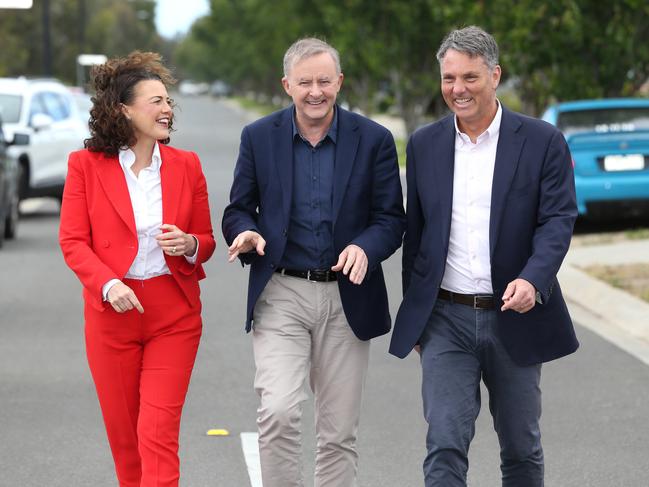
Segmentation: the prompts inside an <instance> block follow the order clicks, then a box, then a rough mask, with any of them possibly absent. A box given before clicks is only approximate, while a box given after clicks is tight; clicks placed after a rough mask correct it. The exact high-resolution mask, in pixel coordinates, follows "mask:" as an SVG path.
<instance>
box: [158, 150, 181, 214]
mask: <svg viewBox="0 0 649 487" xmlns="http://www.w3.org/2000/svg"><path fill="white" fill-rule="evenodd" d="M159 147H160V158H161V159H162V166H160V184H161V186H162V223H170V224H172V225H174V224H175V222H176V215H177V214H178V205H179V204H180V194H181V191H182V187H183V181H184V179H185V171H184V170H183V164H181V161H179V160H178V158H177V156H176V155H175V154H174V153H173V152H172V151H169V150H168V149H167V147H165V146H164V145H163V144H159Z"/></svg>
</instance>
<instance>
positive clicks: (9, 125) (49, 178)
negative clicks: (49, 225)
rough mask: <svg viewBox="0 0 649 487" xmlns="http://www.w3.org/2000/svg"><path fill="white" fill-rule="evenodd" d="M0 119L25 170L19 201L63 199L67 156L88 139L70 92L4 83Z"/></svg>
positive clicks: (55, 85) (56, 85)
mask: <svg viewBox="0 0 649 487" xmlns="http://www.w3.org/2000/svg"><path fill="white" fill-rule="evenodd" d="M0 117H2V120H3V122H4V123H3V128H4V132H5V137H6V138H7V141H8V142H9V143H11V144H12V145H11V147H10V148H9V150H10V151H11V152H12V154H11V155H12V156H13V157H15V158H16V159H17V160H18V161H19V162H20V165H21V183H20V199H24V198H28V197H31V196H54V197H56V198H59V199H60V198H61V197H62V195H63V184H64V183H65V176H66V174H67V160H68V154H69V153H70V152H72V151H74V150H77V149H81V148H82V147H83V140H84V139H85V138H87V137H89V132H88V123H87V119H86V122H85V123H84V121H83V114H81V113H80V110H79V108H78V106H77V104H76V103H75V101H74V98H73V95H72V93H71V92H70V90H69V89H68V88H66V87H65V86H64V85H63V84H61V83H60V82H59V81H56V80H49V79H48V80H38V79H26V78H0Z"/></svg>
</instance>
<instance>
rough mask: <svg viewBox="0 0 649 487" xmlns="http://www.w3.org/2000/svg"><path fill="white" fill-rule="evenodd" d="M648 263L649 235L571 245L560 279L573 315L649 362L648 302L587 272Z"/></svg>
mask: <svg viewBox="0 0 649 487" xmlns="http://www.w3.org/2000/svg"><path fill="white" fill-rule="evenodd" d="M640 263H649V239H646V240H631V241H623V242H616V243H607V244H601V245H588V246H575V245H573V246H571V248H570V250H569V252H568V255H567V256H566V259H565V261H564V263H563V266H562V267H561V270H560V271H559V282H560V283H561V289H562V291H563V294H564V296H565V297H566V300H567V301H568V307H569V308H570V312H571V315H572V317H573V319H574V320H575V321H577V322H578V323H579V324H580V325H582V326H585V327H586V328H589V329H590V330H592V331H594V332H595V333H597V334H598V335H600V336H602V337H603V338H605V339H606V340H608V341H610V342H612V343H614V344H615V345H617V346H618V347H620V348H622V349H623V350H625V351H626V352H628V353H630V354H631V355H633V356H634V357H636V358H637V359H639V360H641V361H642V362H644V363H645V364H647V365H649V303H647V302H646V301H643V300H642V299H640V298H637V297H635V296H633V295H631V294H629V293H627V292H625V291H622V290H621V289H618V288H614V287H613V286H611V285H609V284H607V283H606V282H604V281H601V280H599V279H595V278H594V277H591V276H590V275H588V274H587V273H586V272H585V271H584V270H583V269H584V268H586V267H588V266H590V265H613V266H615V265H624V264H640Z"/></svg>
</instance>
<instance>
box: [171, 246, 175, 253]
mask: <svg viewBox="0 0 649 487" xmlns="http://www.w3.org/2000/svg"><path fill="white" fill-rule="evenodd" d="M171 253H172V254H175V253H176V246H175V245H174V247H173V249H171Z"/></svg>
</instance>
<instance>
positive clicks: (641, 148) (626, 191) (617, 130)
mask: <svg viewBox="0 0 649 487" xmlns="http://www.w3.org/2000/svg"><path fill="white" fill-rule="evenodd" d="M542 118H543V120H545V121H547V122H550V123H551V124H553V125H555V126H556V127H558V128H559V129H560V130H561V132H563V134H564V136H565V138H566V140H567V142H568V146H569V147H570V153H571V155H572V160H573V165H574V168H575V188H576V191H577V205H578V208H579V214H580V215H581V216H587V217H594V218H597V217H610V216H615V217H617V216H621V215H627V216H637V215H645V214H647V213H649V99H643V98H616V99H602V100H581V101H572V102H565V103H557V104H555V105H552V106H550V107H549V108H548V109H547V110H546V111H545V113H544V114H543V117H542Z"/></svg>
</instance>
